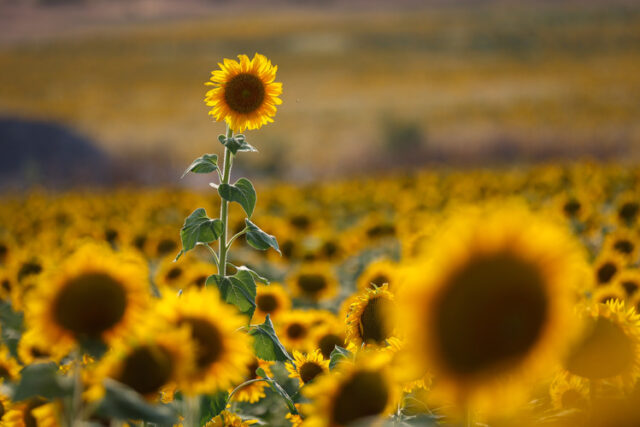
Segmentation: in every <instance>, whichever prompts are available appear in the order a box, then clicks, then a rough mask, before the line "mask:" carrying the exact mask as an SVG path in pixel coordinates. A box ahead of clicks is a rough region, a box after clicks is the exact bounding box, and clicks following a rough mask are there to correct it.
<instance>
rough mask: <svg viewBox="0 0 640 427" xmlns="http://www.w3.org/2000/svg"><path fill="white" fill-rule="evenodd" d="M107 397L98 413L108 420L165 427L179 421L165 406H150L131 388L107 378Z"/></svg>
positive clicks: (105, 382) (105, 385) (105, 381)
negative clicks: (134, 421) (148, 423)
mask: <svg viewBox="0 0 640 427" xmlns="http://www.w3.org/2000/svg"><path fill="white" fill-rule="evenodd" d="M103 384H104V387H105V396H104V398H103V399H102V401H101V402H100V406H99V407H98V413H99V414H101V415H104V416H105V417H107V418H116V419H119V420H142V421H148V422H151V423H156V424H160V425H163V426H170V425H173V424H174V423H176V422H177V421H178V417H177V415H176V413H175V412H174V411H173V410H172V409H171V408H170V407H169V406H165V405H150V404H149V403H148V402H147V401H146V400H145V399H144V398H143V397H142V396H140V395H139V394H138V393H136V392H135V391H133V390H132V389H131V388H129V387H127V386H125V385H124V384H121V383H119V382H117V381H114V380H112V379H109V378H107V379H106V380H104V383H103Z"/></svg>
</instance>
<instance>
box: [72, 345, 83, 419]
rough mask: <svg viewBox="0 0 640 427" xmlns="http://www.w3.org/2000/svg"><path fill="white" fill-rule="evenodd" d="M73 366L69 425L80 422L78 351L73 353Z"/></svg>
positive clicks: (80, 370) (80, 395) (80, 386)
mask: <svg viewBox="0 0 640 427" xmlns="http://www.w3.org/2000/svg"><path fill="white" fill-rule="evenodd" d="M74 359H75V366H74V371H73V383H74V384H73V402H72V411H73V415H72V416H71V420H72V421H71V425H76V424H77V423H81V422H82V354H81V353H80V349H76V350H75V352H74Z"/></svg>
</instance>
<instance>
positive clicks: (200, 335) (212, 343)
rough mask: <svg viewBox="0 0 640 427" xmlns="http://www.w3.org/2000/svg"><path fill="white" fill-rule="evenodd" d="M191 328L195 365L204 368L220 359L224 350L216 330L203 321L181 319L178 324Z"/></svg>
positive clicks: (198, 319)
mask: <svg viewBox="0 0 640 427" xmlns="http://www.w3.org/2000/svg"><path fill="white" fill-rule="evenodd" d="M185 323H186V324H187V325H189V326H190V327H191V337H192V338H193V340H194V341H195V343H196V346H197V349H196V365H197V366H198V368H201V369H202V368H206V367H207V366H208V365H210V364H212V363H214V362H215V361H216V360H218V359H219V358H220V356H221V355H222V352H223V350H224V347H223V342H222V336H221V335H220V332H219V331H218V329H217V328H216V327H215V326H214V325H212V324H211V323H210V322H208V321H207V320H205V319H200V318H197V317H183V318H182V319H181V320H180V322H179V324H180V325H182V324H185Z"/></svg>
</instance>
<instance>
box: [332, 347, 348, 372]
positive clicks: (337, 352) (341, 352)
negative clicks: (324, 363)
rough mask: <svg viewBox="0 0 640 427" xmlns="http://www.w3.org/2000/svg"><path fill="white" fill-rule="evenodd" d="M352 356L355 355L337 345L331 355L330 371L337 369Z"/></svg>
mask: <svg viewBox="0 0 640 427" xmlns="http://www.w3.org/2000/svg"><path fill="white" fill-rule="evenodd" d="M352 356H353V355H352V354H351V352H350V351H349V350H347V349H346V348H342V347H340V346H339V345H337V346H336V347H335V348H334V349H333V351H332V352H331V355H329V369H333V368H335V367H336V365H337V364H338V363H340V362H341V361H342V360H344V359H349V358H351V357H352Z"/></svg>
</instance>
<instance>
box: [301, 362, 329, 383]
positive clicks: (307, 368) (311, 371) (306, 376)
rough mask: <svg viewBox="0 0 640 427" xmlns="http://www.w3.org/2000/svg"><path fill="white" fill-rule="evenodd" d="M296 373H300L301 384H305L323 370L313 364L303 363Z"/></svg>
mask: <svg viewBox="0 0 640 427" xmlns="http://www.w3.org/2000/svg"><path fill="white" fill-rule="evenodd" d="M298 372H299V373H300V378H301V379H302V382H303V383H305V384H306V383H308V382H309V381H312V380H313V379H314V378H315V377H317V376H318V375H320V374H321V373H323V372H324V369H322V366H320V365H318V364H317V363H315V362H305V363H303V364H302V366H300V368H299V371H298Z"/></svg>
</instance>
